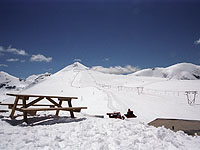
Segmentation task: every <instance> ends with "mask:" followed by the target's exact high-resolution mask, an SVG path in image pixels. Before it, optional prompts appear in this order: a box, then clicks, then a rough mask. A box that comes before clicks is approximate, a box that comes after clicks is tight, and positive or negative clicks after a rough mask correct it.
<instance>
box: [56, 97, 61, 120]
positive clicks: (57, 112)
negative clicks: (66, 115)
mask: <svg viewBox="0 0 200 150" xmlns="http://www.w3.org/2000/svg"><path fill="white" fill-rule="evenodd" d="M59 105H60V107H61V106H62V100H60V101H59ZM58 114H59V110H57V111H56V116H58Z"/></svg>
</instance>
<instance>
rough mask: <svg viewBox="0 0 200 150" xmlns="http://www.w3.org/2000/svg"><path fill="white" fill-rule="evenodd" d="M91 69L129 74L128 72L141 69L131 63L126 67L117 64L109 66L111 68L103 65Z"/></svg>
mask: <svg viewBox="0 0 200 150" xmlns="http://www.w3.org/2000/svg"><path fill="white" fill-rule="evenodd" d="M91 69H92V70H94V71H99V72H103V73H108V74H128V73H133V72H136V71H138V70H140V69H139V68H138V67H134V66H131V65H127V66H125V67H121V66H115V67H109V68H105V67H102V66H94V67H92V68H91Z"/></svg>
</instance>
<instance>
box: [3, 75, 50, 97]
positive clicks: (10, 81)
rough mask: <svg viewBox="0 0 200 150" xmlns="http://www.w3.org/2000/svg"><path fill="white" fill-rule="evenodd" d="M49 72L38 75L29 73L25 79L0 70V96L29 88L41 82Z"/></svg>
mask: <svg viewBox="0 0 200 150" xmlns="http://www.w3.org/2000/svg"><path fill="white" fill-rule="evenodd" d="M50 75H51V74H50V73H44V74H39V75H31V76H29V77H28V78H26V79H21V78H17V77H15V76H12V75H10V74H8V73H6V72H3V71H0V98H1V99H3V98H4V97H6V93H9V92H20V91H22V90H23V89H26V88H30V87H32V86H34V85H35V84H37V83H40V82H42V81H43V80H45V79H46V78H48V77H49V76H50Z"/></svg>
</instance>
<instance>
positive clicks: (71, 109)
mask: <svg viewBox="0 0 200 150" xmlns="http://www.w3.org/2000/svg"><path fill="white" fill-rule="evenodd" d="M81 109H87V107H55V108H20V110H21V111H51V110H65V111H74V112H75V111H79V110H81Z"/></svg>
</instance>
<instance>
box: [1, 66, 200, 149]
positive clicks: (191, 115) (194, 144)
mask: <svg viewBox="0 0 200 150" xmlns="http://www.w3.org/2000/svg"><path fill="white" fill-rule="evenodd" d="M173 69H174V68H173ZM174 70H176V69H174ZM185 91H197V92H198V93H200V80H174V79H171V80H169V78H159V77H144V76H135V75H111V74H104V73H100V72H96V71H93V70H90V69H89V68H87V67H85V66H83V65H82V64H80V63H74V64H72V65H70V66H67V67H66V68H64V69H62V70H61V71H59V72H57V73H55V74H53V75H51V76H50V77H48V78H47V79H46V80H43V81H42V82H39V83H37V84H35V85H34V86H30V87H28V88H26V89H24V90H22V91H21V93H23V94H45V95H59V96H76V97H78V100H73V101H72V104H73V106H87V107H88V109H87V110H83V111H82V113H81V114H76V116H77V119H70V118H66V117H64V116H69V114H68V112H61V116H62V117H60V118H55V117H54V118H48V117H47V120H45V121H43V122H37V123H33V124H32V126H27V125H25V124H23V123H21V122H20V119H22V118H21V117H18V118H17V120H15V121H11V120H10V119H9V118H6V116H9V113H4V114H2V119H1V121H0V124H1V125H0V134H1V136H0V137H1V138H0V140H1V144H0V149H200V137H198V136H197V137H191V136H188V135H185V134H184V133H183V132H177V133H174V132H173V131H170V130H167V129H164V128H163V127H162V128H154V127H150V126H148V125H147V123H148V122H150V121H152V120H154V119H156V118H176V119H192V120H200V115H199V114H200V97H199V95H197V97H196V99H195V100H196V101H195V103H194V104H192V105H188V99H187V97H186V95H185ZM193 96H194V94H192V93H190V94H189V99H190V100H192V98H193ZM1 101H3V102H13V98H12V97H7V98H5V99H3V100H1ZM46 103H48V102H47V101H46ZM1 108H5V106H1ZM128 108H130V109H132V110H133V111H134V113H135V114H136V115H137V116H138V117H137V118H136V119H127V120H118V119H117V120H115V119H108V117H107V116H106V113H107V112H113V111H120V112H121V113H122V114H124V113H126V112H127V109H128ZM54 113H55V112H53V113H52V112H40V113H38V114H39V115H40V116H38V117H36V118H41V117H45V116H46V115H51V114H54ZM19 114H20V113H19ZM95 115H98V116H99V115H103V116H104V117H105V118H103V119H102V118H101V119H100V118H96V117H91V116H95ZM17 137H18V138H17Z"/></svg>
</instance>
